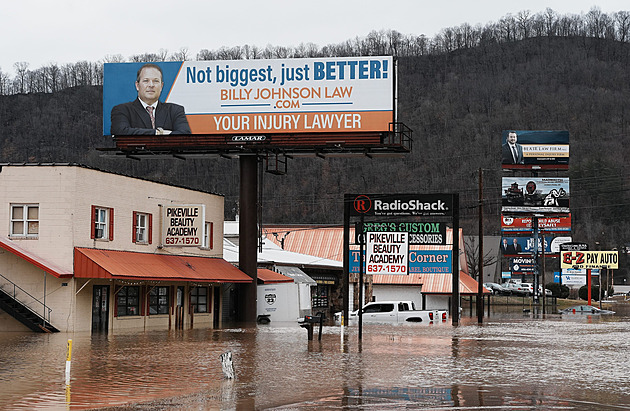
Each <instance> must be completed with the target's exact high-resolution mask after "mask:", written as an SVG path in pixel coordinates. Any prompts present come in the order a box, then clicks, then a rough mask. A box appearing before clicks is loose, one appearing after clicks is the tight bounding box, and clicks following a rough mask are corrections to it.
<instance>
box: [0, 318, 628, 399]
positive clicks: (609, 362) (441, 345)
mask: <svg viewBox="0 0 630 411" xmlns="http://www.w3.org/2000/svg"><path fill="white" fill-rule="evenodd" d="M466 314H467V313H466ZM69 338H71V339H72V340H73V353H72V366H71V379H70V384H69V385H66V383H65V363H66V344H67V340H68V339H69ZM227 351H231V352H232V355H233V359H234V369H235V372H236V378H235V379H234V380H225V379H224V378H223V373H222V369H221V363H220V361H219V356H220V355H221V354H222V353H224V352H227ZM629 355H630V313H628V312H625V313H621V314H616V315H613V316H584V315H583V316H570V317H562V316H560V315H556V314H554V315H549V314H547V315H541V314H537V313H535V312H526V313H523V312H517V313H514V312H512V313H491V315H490V317H486V318H484V322H483V324H482V325H479V324H477V319H476V317H464V318H462V321H461V323H460V325H459V326H457V327H453V326H452V325H451V324H450V323H445V324H432V325H425V324H402V325H364V327H363V339H362V341H361V342H359V340H358V333H357V328H356V327H350V328H345V330H344V334H343V336H342V335H341V329H340V327H338V326H337V327H335V326H325V327H324V328H323V335H322V339H321V341H318V340H317V332H316V333H315V338H314V340H313V341H308V340H307V333H306V330H305V329H303V328H300V327H299V326H298V325H297V324H293V323H284V324H279V323H278V324H273V323H271V324H268V325H258V326H254V327H237V326H233V327H226V328H222V329H216V330H184V331H142V330H141V331H134V332H125V333H110V334H105V335H90V334H89V333H85V334H71V335H70V334H49V335H42V334H33V333H24V334H22V333H10V334H6V333H5V334H1V335H0V409H7V410H11V409H53V410H56V409H59V410H62V409H72V410H75V409H76V410H78V409H101V408H117V409H141V410H149V409H150V410H153V409H186V410H188V409H192V410H221V409H225V410H230V409H239V410H240V409H243V410H248V409H276V410H295V409H300V410H321V409H324V410H326V409H340V408H341V409H361V410H363V409H370V410H389V409H458V410H477V409H479V410H481V409H484V410H485V409H499V410H504V409H510V410H511V409H516V410H529V409H540V410H549V409H559V410H609V409H610V410H614V409H630V378H629V377H630V360H629V359H628V358H629Z"/></svg>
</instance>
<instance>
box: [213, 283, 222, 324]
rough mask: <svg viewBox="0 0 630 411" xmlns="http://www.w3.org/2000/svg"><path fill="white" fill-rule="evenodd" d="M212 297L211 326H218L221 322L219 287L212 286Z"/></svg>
mask: <svg viewBox="0 0 630 411" xmlns="http://www.w3.org/2000/svg"><path fill="white" fill-rule="evenodd" d="M212 289H213V290H214V297H213V298H212V304H213V305H212V328H217V327H219V323H220V322H221V317H220V315H221V287H212Z"/></svg>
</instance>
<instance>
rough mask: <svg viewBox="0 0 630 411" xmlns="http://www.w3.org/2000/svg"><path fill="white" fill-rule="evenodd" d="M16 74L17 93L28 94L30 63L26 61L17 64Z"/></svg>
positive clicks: (15, 67) (15, 66) (15, 65)
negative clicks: (27, 81) (27, 80)
mask: <svg viewBox="0 0 630 411" xmlns="http://www.w3.org/2000/svg"><path fill="white" fill-rule="evenodd" d="M13 68H14V69H15V74H16V76H17V77H16V83H17V92H18V93H26V92H27V89H26V78H27V74H28V63H27V62H25V61H20V62H17V63H15V64H14V65H13Z"/></svg>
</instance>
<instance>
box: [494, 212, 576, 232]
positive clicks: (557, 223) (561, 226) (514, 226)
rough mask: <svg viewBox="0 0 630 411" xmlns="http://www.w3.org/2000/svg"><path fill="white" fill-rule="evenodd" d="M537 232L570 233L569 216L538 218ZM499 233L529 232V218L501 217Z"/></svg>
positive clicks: (530, 219)
mask: <svg viewBox="0 0 630 411" xmlns="http://www.w3.org/2000/svg"><path fill="white" fill-rule="evenodd" d="M538 230H539V231H545V232H548V233H549V232H567V231H571V214H569V215H568V216H566V217H539V218H538ZM501 231H503V232H531V231H532V218H531V217H513V216H507V215H502V216H501Z"/></svg>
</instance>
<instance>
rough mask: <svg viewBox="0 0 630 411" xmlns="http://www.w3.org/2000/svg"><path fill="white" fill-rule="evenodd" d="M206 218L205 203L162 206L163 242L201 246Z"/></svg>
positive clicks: (166, 244)
mask: <svg viewBox="0 0 630 411" xmlns="http://www.w3.org/2000/svg"><path fill="white" fill-rule="evenodd" d="M205 219H206V206H205V205H203V204H189V205H172V206H163V208H162V244H163V245H164V246H177V247H200V246H201V245H202V244H203V235H204V232H203V230H204V227H205Z"/></svg>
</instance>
